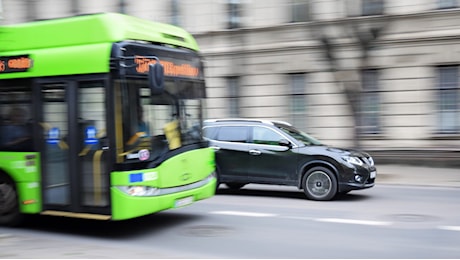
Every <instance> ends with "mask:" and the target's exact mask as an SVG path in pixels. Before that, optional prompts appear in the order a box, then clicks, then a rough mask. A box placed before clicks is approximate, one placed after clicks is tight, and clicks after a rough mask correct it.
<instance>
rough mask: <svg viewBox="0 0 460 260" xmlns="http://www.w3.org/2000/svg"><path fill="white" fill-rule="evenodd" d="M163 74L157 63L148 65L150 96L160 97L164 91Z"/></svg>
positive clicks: (161, 67) (161, 66)
mask: <svg viewBox="0 0 460 260" xmlns="http://www.w3.org/2000/svg"><path fill="white" fill-rule="evenodd" d="M164 83H165V74H164V68H163V65H161V64H160V63H159V62H156V63H154V64H149V87H150V93H151V95H160V94H161V93H163V91H164Z"/></svg>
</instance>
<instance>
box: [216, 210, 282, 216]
mask: <svg viewBox="0 0 460 260" xmlns="http://www.w3.org/2000/svg"><path fill="white" fill-rule="evenodd" d="M211 213H212V214H220V215H233V216H244V217H276V216H278V215H276V214H270V213H257V212H243V211H213V212H211Z"/></svg>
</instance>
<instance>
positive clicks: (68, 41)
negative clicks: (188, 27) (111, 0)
mask: <svg viewBox="0 0 460 260" xmlns="http://www.w3.org/2000/svg"><path fill="white" fill-rule="evenodd" d="M127 40H128V41H129V40H133V41H143V42H152V43H154V44H164V45H167V46H173V47H182V48H187V49H190V50H193V51H199V48H198V44H197V43H196V41H195V39H194V38H193V36H192V35H191V34H190V33H188V32H187V31H185V30H184V29H182V28H179V27H176V26H174V25H169V24H163V23H157V22H152V21H148V20H143V19H140V18H137V17H132V16H128V15H125V14H118V13H98V14H88V15H80V16H73V17H67V18H57V19H50V20H43V21H34V22H28V23H22V24H15V25H5V26H0V79H9V78H27V77H46V76H60V75H72V74H91V73H107V72H109V71H110V55H111V50H112V45H113V43H115V42H121V41H127ZM9 63H11V64H12V66H11V67H6V64H9ZM18 68H19V69H18Z"/></svg>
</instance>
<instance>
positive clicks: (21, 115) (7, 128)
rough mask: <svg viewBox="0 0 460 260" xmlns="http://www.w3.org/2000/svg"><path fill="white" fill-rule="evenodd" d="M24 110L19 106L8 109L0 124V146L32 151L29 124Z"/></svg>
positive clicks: (6, 148)
mask: <svg viewBox="0 0 460 260" xmlns="http://www.w3.org/2000/svg"><path fill="white" fill-rule="evenodd" d="M26 116H27V114H26V111H25V109H23V108H20V107H12V108H11V109H10V110H9V114H8V119H7V120H6V121H5V122H4V125H3V126H2V147H3V148H4V149H5V150H10V151H32V150H33V147H32V139H31V131H30V130H31V129H30V128H31V124H27V122H26Z"/></svg>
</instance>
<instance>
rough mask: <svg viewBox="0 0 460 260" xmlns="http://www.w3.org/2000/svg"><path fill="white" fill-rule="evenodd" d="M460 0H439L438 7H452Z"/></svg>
mask: <svg viewBox="0 0 460 260" xmlns="http://www.w3.org/2000/svg"><path fill="white" fill-rule="evenodd" d="M457 1H458V0H438V9H450V8H456V7H457V6H458V3H457Z"/></svg>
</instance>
